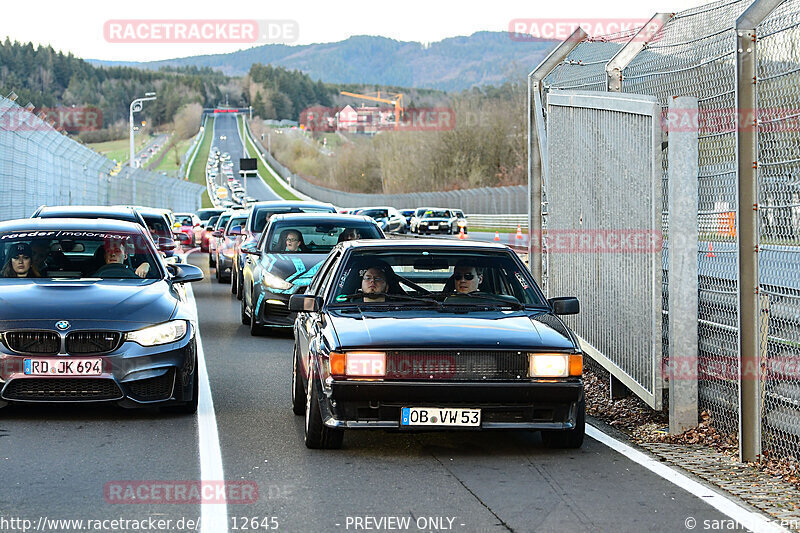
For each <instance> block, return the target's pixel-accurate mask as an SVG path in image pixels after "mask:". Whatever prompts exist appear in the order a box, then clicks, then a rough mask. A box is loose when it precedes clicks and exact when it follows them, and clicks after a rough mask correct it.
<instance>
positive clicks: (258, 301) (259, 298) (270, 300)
mask: <svg viewBox="0 0 800 533" xmlns="http://www.w3.org/2000/svg"><path fill="white" fill-rule="evenodd" d="M290 296H291V294H278V293H273V292H269V291H264V290H260V291H257V294H256V295H255V303H254V311H253V312H254V313H255V314H256V323H258V324H259V325H263V326H271V327H272V326H278V327H291V326H293V325H294V319H295V318H296V317H297V313H293V312H290V311H289V297H290Z"/></svg>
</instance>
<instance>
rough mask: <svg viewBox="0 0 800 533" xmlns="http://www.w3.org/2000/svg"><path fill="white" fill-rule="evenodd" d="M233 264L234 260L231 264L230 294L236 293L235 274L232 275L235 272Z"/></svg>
mask: <svg viewBox="0 0 800 533" xmlns="http://www.w3.org/2000/svg"><path fill="white" fill-rule="evenodd" d="M235 265H236V263H235V262H234V266H231V294H233V295H235V294H236V276H234V274H235V273H236V267H235Z"/></svg>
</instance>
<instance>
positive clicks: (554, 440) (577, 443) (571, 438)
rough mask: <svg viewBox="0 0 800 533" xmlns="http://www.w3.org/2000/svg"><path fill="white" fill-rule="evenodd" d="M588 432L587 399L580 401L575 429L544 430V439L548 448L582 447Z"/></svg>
mask: <svg viewBox="0 0 800 533" xmlns="http://www.w3.org/2000/svg"><path fill="white" fill-rule="evenodd" d="M585 432H586V400H585V399H583V400H581V401H580V403H578V414H577V415H576V416H575V427H574V428H573V429H562V430H560V431H542V441H543V442H544V444H545V446H547V447H548V448H573V449H574V448H580V447H581V446H582V445H583V436H584V433H585Z"/></svg>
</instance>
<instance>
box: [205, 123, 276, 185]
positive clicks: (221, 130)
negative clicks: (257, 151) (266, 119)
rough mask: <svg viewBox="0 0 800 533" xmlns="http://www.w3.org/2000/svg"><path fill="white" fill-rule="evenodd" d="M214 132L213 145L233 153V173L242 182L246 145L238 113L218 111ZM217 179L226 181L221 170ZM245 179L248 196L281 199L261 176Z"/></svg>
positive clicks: (220, 149)
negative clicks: (240, 161)
mask: <svg viewBox="0 0 800 533" xmlns="http://www.w3.org/2000/svg"><path fill="white" fill-rule="evenodd" d="M213 133H214V143H212V146H217V147H219V151H220V154H223V153H225V152H228V153H229V154H231V161H232V162H233V175H234V177H235V178H236V179H238V180H239V181H240V182H241V181H242V178H240V177H239V159H240V158H242V157H244V146H243V145H242V141H241V137H240V136H239V126H238V124H237V121H236V115H235V114H233V113H231V114H226V113H218V114H217V115H215V120H214V132H213ZM221 136H225V137H227V138H226V139H225V140H221V139H220V137H221ZM258 164H259V167H261V161H259V162H258ZM261 171H263V170H261ZM217 179H218V180H219V181H220V182H221V181H224V177H223V175H222V173H221V172H220V173H219V174H218V176H217ZM245 181H246V183H245V182H242V185H243V186H244V187H245V189H246V190H247V196H252V197H253V198H255V199H256V200H280V199H281V198H280V196H278V195H277V194H275V193H274V192H272V189H270V188H269V187H267V185H266V184H265V183H264V182H263V181H262V180H261V179H260V178H257V177H253V178H246V180H245ZM225 185H226V186H227V183H225Z"/></svg>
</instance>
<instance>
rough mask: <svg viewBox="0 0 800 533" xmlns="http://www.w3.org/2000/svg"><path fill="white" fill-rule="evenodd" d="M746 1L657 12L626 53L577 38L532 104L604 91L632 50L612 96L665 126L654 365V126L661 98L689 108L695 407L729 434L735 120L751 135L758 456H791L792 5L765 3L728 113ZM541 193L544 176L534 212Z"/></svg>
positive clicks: (798, 154) (797, 49)
mask: <svg viewBox="0 0 800 533" xmlns="http://www.w3.org/2000/svg"><path fill="white" fill-rule="evenodd" d="M756 3H757V2H756V1H754V0H736V1H719V2H713V3H709V4H705V5H703V6H700V7H696V8H693V9H689V10H686V11H683V12H680V13H677V14H674V15H667V16H666V19H665V20H666V23H665V24H664V26H663V27H662V28H661V30H660V31H659V33H658V34H657V36H656V38H654V39H651V40H649V41H648V42H646V43H643V44H642V45H640V46H630V45H631V44H632V43H633V42H634V41H635V39H631V40H630V43H628V44H627V45H626V42H625V36H624V35H615V36H611V38H601V39H597V38H595V39H584V40H583V41H582V42H580V44H578V45H577V46H575V47H574V48H572V49H571V50H570V51H569V53H568V54H567V55H566V56H565V57H564V58H563V60H561V61H560V63H559V64H557V66H555V68H552V70H551V71H550V72H549V73H547V75H546V76H545V77H544V81H543V83H542V91H543V93H544V95H545V99H544V100H543V101H544V102H545V104H544V106H543V107H544V113H545V115H546V114H547V112H548V111H549V107H548V105H547V104H546V96H547V94H549V93H552V92H554V91H558V90H560V89H580V90H594V91H607V90H610V89H609V87H610V86H611V81H610V79H611V78H610V69H607V68H606V67H607V66H608V64H609V62H610V61H611V60H612V58H614V56H615V54H617V53H618V51H619V50H621V49H623V48H624V47H626V46H628V50H633V53H632V54H631V58H630V59H629V61H628V62H626V63H625V64H624V65H623V68H622V71H621V73H622V76H621V87H620V90H621V92H624V93H631V94H642V95H651V96H655V97H656V98H657V99H658V101H659V103H660V105H661V108H662V122H663V123H664V125H665V134H664V141H665V142H664V143H663V147H662V158H661V160H662V171H663V172H662V183H663V189H662V192H663V194H662V197H663V217H662V220H663V224H662V226H663V228H662V229H663V234H664V237H665V240H664V243H665V246H664V249H663V257H662V265H663V286H662V289H663V290H662V315H663V327H662V331H663V340H662V350H663V351H662V353H663V357H664V358H665V359H666V357H667V353H668V334H669V331H668V321H667V318H668V313H669V301H668V296H667V295H668V290H667V289H668V285H667V282H668V271H667V264H668V261H667V259H668V253H669V247H668V242H669V239H668V237H669V227H668V223H667V219H668V212H667V211H668V209H667V205H668V201H669V197H668V189H667V184H668V181H667V176H668V168H669V160H670V159H669V148H668V135H667V134H666V129H667V128H666V126H668V125H669V121H670V119H671V117H669V116H668V113H667V110H668V107H669V103H670V101H672V99H673V97H677V96H693V97H696V98H697V99H698V105H699V110H698V113H697V116H696V117H694V119H695V120H696V127H697V129H698V147H699V160H698V167H699V173H698V176H697V187H698V199H699V206H698V213H697V223H698V229H699V239H698V250H697V254H698V286H699V305H698V326H697V327H698V335H699V339H698V350H699V357H698V376H699V380H698V395H699V402H698V403H699V408H700V409H701V410H707V411H709V412H710V413H711V415H712V420H713V424H714V425H715V426H716V427H717V428H718V429H720V430H721V431H723V432H726V433H732V434H736V433H737V432H738V431H739V427H740V412H739V402H740V392H741V391H740V386H739V377H738V376H739V374H740V371H741V369H740V368H739V360H740V357H741V354H740V353H739V343H740V339H739V328H740V327H741V326H740V323H739V322H740V317H739V307H738V306H739V298H738V294H739V264H738V260H739V257H738V248H739V245H740V243H739V241H738V239H739V231H738V230H739V228H738V226H737V222H738V217H739V216H740V214H738V213H737V208H738V206H737V202H738V176H737V161H738V159H737V158H738V155H739V154H738V153H737V139H738V137H737V128H741V127H742V126H740V125H739V124H740V122H739V121H742V120H744V121H749V124H750V126H751V127H752V126H755V131H756V138H757V150H758V156H757V157H758V161H757V163H756V165H757V178H758V183H757V185H758V202H759V205H758V210H759V214H760V220H759V221H760V226H759V228H758V230H759V238H758V241H759V248H758V254H759V262H758V263H759V264H758V270H759V278H758V279H759V293H760V302H761V305H760V307H761V319H762V320H761V327H762V332H761V359H760V360H761V384H762V387H761V422H762V448H763V449H764V450H766V451H769V452H770V453H773V454H777V455H780V456H794V457H800V380H799V379H798V377H800V0H788V1H784V2H780V3H778V2H775V3H776V4H779V5H778V6H777V7H776V8H775V9H774V10H772V12H771V13H770V14H769V15H768V16H767V17H766V18H765V19H764V20H763V21H762V22H761V23H760V24H759V25H758V26H757V28H756V36H757V38H756V42H755V44H754V48H755V51H756V55H755V59H756V73H757V74H756V79H755V80H754V83H755V90H756V102H757V106H756V109H738V108H737V94H738V92H737V52H738V53H741V51H740V50H738V48H739V46H738V43H737V38H738V36H737V31H736V24H737V19H738V18H739V17H740V16H741V15H742V14H743V13H744V12H745V10H747V9H748V8H750V7H751V6H754V5H755V4H756ZM762 5H765V4H764V3H762ZM623 55H624V54H620V56H623ZM618 57H619V56H618ZM618 57H617V58H614V60H615V61H617V60H618ZM548 68H550V67H548ZM609 157H615V156H614V155H613V154H611V155H610V156H609ZM548 164H549V165H551V166H552V165H553V164H555V163H554V162H553V161H550V162H549V163H548ZM547 185H548V184H547V182H546V179H545V181H544V183H543V187H544V191H543V192H542V199H543V212H545V213H546V212H547V207H546V202H547V198H548V196H547V194H548V191H547ZM550 192H551V193H552V191H550ZM550 210H551V211H552V206H550ZM547 216H548V215H544V217H545V218H544V224H543V227H545V228H546V224H547V222H546V217H547ZM549 216H552V214H551V215H549ZM543 261H545V258H543ZM545 285H546V283H545Z"/></svg>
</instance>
